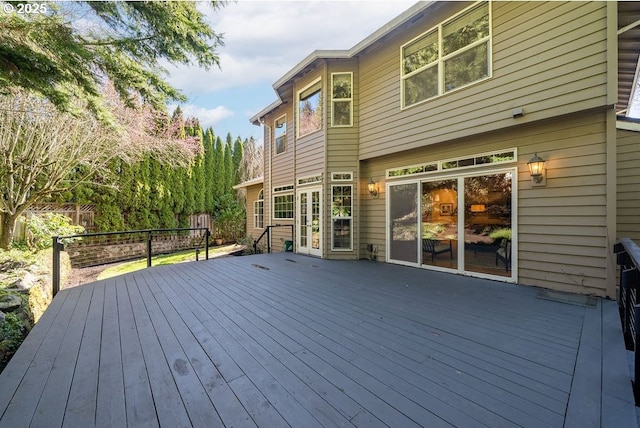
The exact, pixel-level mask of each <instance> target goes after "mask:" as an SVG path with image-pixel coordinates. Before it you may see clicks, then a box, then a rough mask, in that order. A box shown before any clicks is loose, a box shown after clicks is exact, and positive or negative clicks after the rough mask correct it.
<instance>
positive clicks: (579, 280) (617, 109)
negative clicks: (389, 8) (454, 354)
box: [240, 1, 640, 297]
mask: <svg viewBox="0 0 640 428" xmlns="http://www.w3.org/2000/svg"><path fill="white" fill-rule="evenodd" d="M639 20H640V6H639V4H638V2H573V1H571V2H506V1H504V2H503V1H500V2H486V1H480V2H420V3H418V4H416V5H415V6H413V7H412V8H410V9H409V10H407V11H406V12H405V13H403V14H402V15H400V16H398V17H397V18H395V19H394V20H392V21H390V22H389V23H388V24H387V25H385V26H384V27H382V28H381V29H380V30H378V31H377V32H375V33H373V34H371V35H369V36H368V37H366V38H365V39H364V40H363V41H362V42H360V43H359V44H357V45H356V46H354V47H353V48H351V49H349V50H339V51H315V52H313V53H311V54H310V55H309V56H308V57H307V58H305V59H304V60H303V61H302V62H300V63H299V64H298V65H296V66H295V67H294V68H292V69H291V70H290V71H289V72H288V73H287V74H285V75H284V76H283V77H282V78H280V79H279V80H278V81H277V82H275V83H274V85H273V87H274V90H275V92H276V94H277V101H275V102H274V103H272V104H271V105H269V106H267V107H265V108H264V109H263V110H262V111H260V112H259V113H257V114H256V115H255V116H254V117H253V118H252V119H251V121H252V122H253V123H254V124H256V125H258V126H263V128H264V141H265V150H264V154H265V158H264V177H263V179H262V180H254V181H253V182H251V183H244V184H243V185H241V186H240V187H245V188H246V189H247V212H248V215H247V222H248V224H247V227H248V230H249V233H250V234H251V235H252V236H254V238H257V235H258V234H259V233H261V232H262V230H263V228H264V227H266V226H268V225H276V224H280V225H284V224H290V225H294V236H293V241H294V247H293V250H294V251H295V252H298V253H303V254H309V255H313V256H317V257H323V258H328V259H371V260H377V261H380V262H387V263H398V264H403V265H410V266H416V267H420V268H425V269H434V270H440V271H445V272H451V273H457V274H463V275H471V276H478V277H486V278H491V279H496V280H500V281H504V282H510V283H517V284H523V285H532V286H540V287H545V288H551V289H556V290H561V291H569V292H578V293H585V294H594V295H600V296H610V297H615V287H616V279H615V278H616V264H615V256H614V255H613V254H612V250H611V249H612V246H613V244H614V243H615V242H616V239H617V237H618V236H621V235H620V234H622V236H630V237H632V238H640V226H639V223H638V220H637V216H636V215H635V213H637V208H640V207H639V205H640V195H638V190H639V189H640V174H638V173H637V171H638V168H637V166H640V165H638V164H640V154H639V153H640V151H638V149H637V148H638V144H639V143H640V133H638V132H637V130H636V127H637V124H636V123H633V121H628V120H622V119H623V118H624V116H625V115H626V114H627V113H628V110H629V106H630V100H631V99H632V97H633V92H634V91H633V88H634V85H635V84H636V82H635V75H636V67H637V64H638V55H637V53H636V52H637V51H638V47H639V46H638V43H637V41H638V40H640V39H639V38H638V35H639V34H638V29H637V28H638V27H637V26H638V22H639ZM621 123H624V124H625V125H620V124H621ZM639 129H640V128H639ZM533 159H540V160H542V161H544V164H543V170H542V174H537V173H536V172H535V171H533V170H532V168H533V167H534V164H533V162H531V161H532V160H533ZM260 214H262V215H260ZM289 239H291V236H290V229H287V228H275V229H273V231H272V234H271V241H272V242H271V244H272V246H273V248H274V249H276V250H277V249H282V248H283V246H284V243H285V241H286V240H289Z"/></svg>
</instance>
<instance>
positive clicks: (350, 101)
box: [328, 71, 353, 128]
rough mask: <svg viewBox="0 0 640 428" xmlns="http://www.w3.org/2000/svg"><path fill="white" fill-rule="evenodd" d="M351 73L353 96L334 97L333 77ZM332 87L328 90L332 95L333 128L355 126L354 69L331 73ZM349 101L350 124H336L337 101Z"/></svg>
mask: <svg viewBox="0 0 640 428" xmlns="http://www.w3.org/2000/svg"><path fill="white" fill-rule="evenodd" d="M345 74H347V75H349V79H350V87H351V97H349V98H333V78H334V76H338V75H345ZM330 86H331V87H330V88H329V89H328V92H329V93H330V95H331V127H332V128H351V127H353V72H352V71H343V72H336V73H331V85H330ZM336 101H337V102H349V124H348V125H336V124H335V122H334V119H335V116H334V112H335V108H334V105H335V102H336Z"/></svg>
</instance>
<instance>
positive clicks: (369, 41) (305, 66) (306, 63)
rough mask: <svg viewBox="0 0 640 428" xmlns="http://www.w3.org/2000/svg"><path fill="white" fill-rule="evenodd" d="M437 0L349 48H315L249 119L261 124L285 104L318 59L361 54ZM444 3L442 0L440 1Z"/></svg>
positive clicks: (418, 6) (418, 5) (415, 8)
mask: <svg viewBox="0 0 640 428" xmlns="http://www.w3.org/2000/svg"><path fill="white" fill-rule="evenodd" d="M437 3H438V2H437V1H421V2H418V3H416V4H415V5H413V6H411V7H410V8H409V9H407V10H406V11H404V12H403V13H402V14H400V15H398V16H397V17H395V18H394V19H392V20H391V21H389V22H388V23H387V24H385V25H383V26H382V27H380V28H379V29H378V30H376V31H375V32H373V33H372V34H370V35H369V36H368V37H367V38H365V39H364V40H362V41H361V42H360V43H358V44H356V45H355V46H353V47H352V48H351V49H347V50H315V51H313V52H311V54H309V55H308V56H307V57H306V58H305V59H303V60H302V61H300V62H299V63H298V64H297V65H296V66H294V67H293V68H292V69H291V70H289V71H288V72H287V73H286V74H285V75H284V76H282V77H281V78H279V79H278V80H277V81H276V82H275V83H274V84H273V89H274V91H275V92H276V94H277V96H278V100H276V101H274V102H273V103H271V104H269V105H268V106H267V107H265V108H264V109H262V110H261V111H260V112H258V113H257V114H255V115H254V116H253V117H251V118H250V119H249V121H250V122H251V123H253V124H254V125H260V119H261V118H262V117H264V116H265V115H266V114H268V113H269V112H271V111H273V110H274V109H276V108H277V107H279V106H280V105H282V104H283V98H284V95H285V94H286V93H287V89H290V88H288V86H290V85H291V81H292V80H293V79H294V78H295V77H296V76H298V75H303V74H305V72H306V71H308V70H310V69H313V68H314V67H315V64H316V63H317V62H318V61H321V60H326V59H350V58H354V57H355V56H357V55H358V54H360V53H361V52H362V51H364V50H365V49H367V48H369V47H370V46H372V45H373V44H375V43H376V42H378V41H380V40H381V39H383V38H384V37H386V36H387V35H389V34H390V33H392V32H394V31H396V30H397V29H398V28H400V27H402V26H403V25H405V24H407V23H410V22H413V21H415V20H416V19H417V18H419V17H422V14H423V13H424V11H425V10H426V9H428V8H430V7H432V6H434V5H435V4H437ZM440 3H442V2H440Z"/></svg>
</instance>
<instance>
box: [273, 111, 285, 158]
mask: <svg viewBox="0 0 640 428" xmlns="http://www.w3.org/2000/svg"><path fill="white" fill-rule="evenodd" d="M273 139H274V141H275V150H276V154H277V155H278V154H280V153H284V152H286V151H287V115H284V116H280V117H279V118H277V119H276V120H275V122H274V123H273Z"/></svg>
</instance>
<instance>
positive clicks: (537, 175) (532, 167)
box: [527, 153, 545, 186]
mask: <svg viewBox="0 0 640 428" xmlns="http://www.w3.org/2000/svg"><path fill="white" fill-rule="evenodd" d="M527 165H528V166H529V172H530V173H531V184H532V185H534V186H544V184H545V183H544V181H545V179H544V178H545V177H544V159H542V158H541V157H539V156H538V154H537V153H535V154H534V155H533V157H532V158H531V160H530V161H529V162H527Z"/></svg>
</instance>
